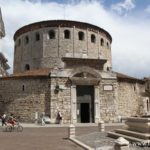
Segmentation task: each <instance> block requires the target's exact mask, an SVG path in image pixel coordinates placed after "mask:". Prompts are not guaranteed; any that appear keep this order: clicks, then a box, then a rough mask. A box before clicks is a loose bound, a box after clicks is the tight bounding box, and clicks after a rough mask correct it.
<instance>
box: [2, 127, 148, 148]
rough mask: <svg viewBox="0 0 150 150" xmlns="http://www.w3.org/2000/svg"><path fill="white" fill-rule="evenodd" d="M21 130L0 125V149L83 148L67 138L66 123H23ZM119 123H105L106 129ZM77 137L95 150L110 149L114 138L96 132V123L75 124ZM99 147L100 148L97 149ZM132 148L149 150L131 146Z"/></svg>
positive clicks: (111, 128) (112, 128)
mask: <svg viewBox="0 0 150 150" xmlns="http://www.w3.org/2000/svg"><path fill="white" fill-rule="evenodd" d="M23 126H24V130H23V132H3V128H2V127H0V150H84V148H81V147H80V146H78V145H77V144H75V143H73V142H72V141H70V140H69V139H68V125H46V126H41V125H34V124H23ZM120 127H121V125H106V131H110V130H114V129H116V128H120ZM76 136H77V139H78V140H79V141H81V142H83V143H85V144H87V145H88V146H90V147H92V148H95V149H96V150H110V148H111V147H112V146H113V142H114V139H111V138H108V137H107V136H106V133H100V132H98V127H97V125H96V124H92V125H91V124H87V125H76ZM99 148H101V149H99ZM132 150H150V148H149V147H147V148H141V147H133V149H132Z"/></svg>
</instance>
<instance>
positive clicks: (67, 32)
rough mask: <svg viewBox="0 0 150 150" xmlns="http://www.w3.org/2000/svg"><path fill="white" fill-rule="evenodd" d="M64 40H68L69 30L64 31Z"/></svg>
mask: <svg viewBox="0 0 150 150" xmlns="http://www.w3.org/2000/svg"><path fill="white" fill-rule="evenodd" d="M64 38H65V39H70V31H69V30H65V31H64Z"/></svg>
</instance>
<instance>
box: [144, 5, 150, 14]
mask: <svg viewBox="0 0 150 150" xmlns="http://www.w3.org/2000/svg"><path fill="white" fill-rule="evenodd" d="M145 12H147V13H150V5H149V6H147V8H146V9H145Z"/></svg>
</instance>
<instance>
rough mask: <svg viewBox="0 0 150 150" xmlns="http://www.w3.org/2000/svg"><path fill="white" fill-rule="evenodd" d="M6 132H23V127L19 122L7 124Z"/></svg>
mask: <svg viewBox="0 0 150 150" xmlns="http://www.w3.org/2000/svg"><path fill="white" fill-rule="evenodd" d="M5 131H6V132H13V131H17V132H22V131H23V126H22V125H20V124H19V122H16V123H15V124H11V123H7V125H6V128H5Z"/></svg>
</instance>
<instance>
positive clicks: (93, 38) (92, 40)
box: [91, 34, 96, 43]
mask: <svg viewBox="0 0 150 150" xmlns="http://www.w3.org/2000/svg"><path fill="white" fill-rule="evenodd" d="M91 42H92V43H95V42H96V37H95V35H94V34H91Z"/></svg>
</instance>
